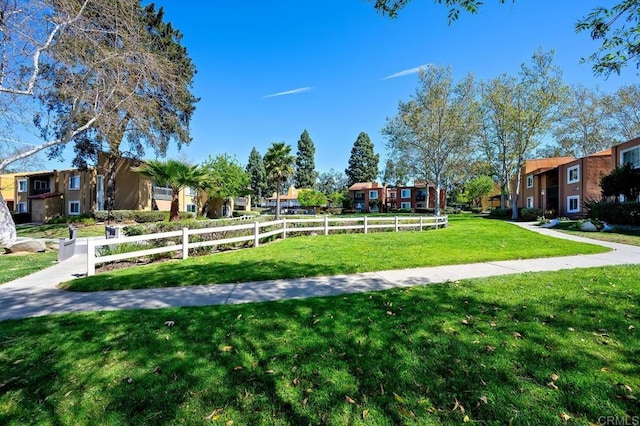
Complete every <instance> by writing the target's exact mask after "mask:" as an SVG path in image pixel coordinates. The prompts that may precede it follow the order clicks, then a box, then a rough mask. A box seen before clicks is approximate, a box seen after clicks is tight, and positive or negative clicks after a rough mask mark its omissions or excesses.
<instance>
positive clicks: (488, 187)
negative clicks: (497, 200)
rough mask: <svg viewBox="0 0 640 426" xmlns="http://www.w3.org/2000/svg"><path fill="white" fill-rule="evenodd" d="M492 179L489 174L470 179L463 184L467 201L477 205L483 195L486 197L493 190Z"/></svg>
mask: <svg viewBox="0 0 640 426" xmlns="http://www.w3.org/2000/svg"><path fill="white" fill-rule="evenodd" d="M493 185H494V182H493V179H491V178H490V177H489V176H479V177H476V178H473V179H471V180H470V181H469V182H467V184H466V185H465V190H466V194H467V196H468V197H469V201H470V202H471V203H472V204H473V205H474V206H479V205H480V201H481V199H482V198H483V197H486V196H487V195H489V194H490V193H491V191H492V190H493Z"/></svg>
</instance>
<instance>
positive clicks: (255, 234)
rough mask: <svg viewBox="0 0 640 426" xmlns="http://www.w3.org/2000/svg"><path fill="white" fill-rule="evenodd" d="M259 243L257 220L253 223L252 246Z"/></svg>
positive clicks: (256, 245)
mask: <svg viewBox="0 0 640 426" xmlns="http://www.w3.org/2000/svg"><path fill="white" fill-rule="evenodd" d="M258 245H260V225H259V224H258V222H256V223H254V224H253V246H254V247H258Z"/></svg>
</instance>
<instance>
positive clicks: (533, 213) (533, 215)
mask: <svg viewBox="0 0 640 426" xmlns="http://www.w3.org/2000/svg"><path fill="white" fill-rule="evenodd" d="M543 213H544V212H543V211H542V209H527V208H524V209H521V210H520V218H521V219H522V220H524V221H525V222H531V221H533V220H537V219H538V217H541V216H543Z"/></svg>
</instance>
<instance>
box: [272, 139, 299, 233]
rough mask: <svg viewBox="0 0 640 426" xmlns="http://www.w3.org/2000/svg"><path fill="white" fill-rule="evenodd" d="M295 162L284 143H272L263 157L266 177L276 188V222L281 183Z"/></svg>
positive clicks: (278, 214)
mask: <svg viewBox="0 0 640 426" xmlns="http://www.w3.org/2000/svg"><path fill="white" fill-rule="evenodd" d="M295 161H296V159H295V156H293V155H291V146H289V145H287V144H285V143H284V142H274V143H273V144H272V145H271V146H270V147H269V149H268V150H267V153H266V154H265V156H264V167H265V169H266V170H267V177H268V178H269V179H270V180H272V181H273V182H274V183H275V187H276V220H278V219H279V218H280V193H281V192H282V182H285V181H286V180H287V178H288V177H290V176H291V175H292V174H293V165H294V163H295Z"/></svg>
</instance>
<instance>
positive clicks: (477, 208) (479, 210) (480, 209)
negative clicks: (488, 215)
mask: <svg viewBox="0 0 640 426" xmlns="http://www.w3.org/2000/svg"><path fill="white" fill-rule="evenodd" d="M471 213H475V214H478V213H482V207H471Z"/></svg>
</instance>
